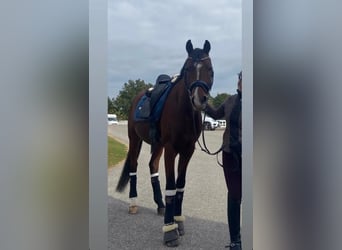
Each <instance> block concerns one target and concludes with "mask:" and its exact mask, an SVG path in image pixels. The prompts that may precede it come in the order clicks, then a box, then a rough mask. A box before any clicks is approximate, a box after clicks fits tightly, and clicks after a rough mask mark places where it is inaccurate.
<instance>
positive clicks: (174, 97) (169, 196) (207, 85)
mask: <svg viewBox="0 0 342 250" xmlns="http://www.w3.org/2000/svg"><path fill="white" fill-rule="evenodd" d="M210 48H211V46H210V43H209V41H208V40H205V43H204V45H203V49H199V48H195V49H194V48H193V45H192V43H191V40H188V41H187V43H186V51H187V53H188V57H187V58H186V60H185V63H184V65H183V67H182V69H181V71H180V74H179V76H178V77H177V78H176V79H175V80H174V81H173V87H172V89H171V91H170V93H169V95H168V97H167V99H166V102H165V104H164V108H163V110H162V114H161V117H160V120H159V123H158V124H157V127H158V130H159V133H160V138H159V140H158V141H157V142H156V144H155V145H154V146H153V147H152V152H151V159H150V162H149V167H150V174H151V184H152V188H153V196H154V201H155V203H156V204H157V205H158V209H157V211H158V213H159V214H164V226H163V232H164V239H163V242H164V244H165V245H167V246H170V247H174V246H178V245H179V235H183V234H184V219H185V217H184V216H183V215H182V202H183V194H184V187H185V178H186V170H187V166H188V163H189V161H190V159H191V157H192V155H193V152H194V150H195V143H196V141H197V139H198V137H199V135H200V133H201V128H202V116H201V111H203V110H204V109H205V108H206V105H207V101H208V96H209V91H210V89H211V87H212V85H213V78H214V71H213V67H212V64H211V59H210V57H209V51H210ZM144 93H145V92H144V91H142V92H140V93H139V94H138V95H137V96H136V97H135V98H134V99H133V102H132V106H131V109H130V113H129V118H128V137H129V149H128V153H127V158H126V162H125V164H124V167H123V170H122V172H121V176H120V179H119V182H118V184H117V187H116V190H117V191H118V192H122V191H123V190H124V188H125V186H126V185H127V183H128V181H130V191H129V198H130V202H131V203H130V206H129V213H136V212H137V203H136V198H137V189H136V182H137V165H138V162H137V160H138V156H139V153H140V149H141V145H142V142H143V141H144V142H146V143H148V144H151V143H152V142H151V138H150V136H149V129H150V123H149V122H143V121H135V120H134V112H135V109H136V106H137V104H138V102H139V99H140V98H141V97H142V96H143V95H144ZM163 150H164V165H165V175H166V189H165V203H166V206H165V205H164V203H163V199H162V193H161V190H160V184H159V179H158V176H159V174H158V170H159V160H160V158H161V155H162V152H163ZM177 155H179V159H178V169H177V179H176V178H175V158H176V156H177Z"/></svg>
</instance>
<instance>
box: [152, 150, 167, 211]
mask: <svg viewBox="0 0 342 250" xmlns="http://www.w3.org/2000/svg"><path fill="white" fill-rule="evenodd" d="M162 153H163V147H161V146H158V147H156V148H155V150H154V152H153V153H152V156H151V160H150V163H149V166H150V173H151V184H152V188H153V199H154V202H155V203H156V204H157V205H158V208H157V212H158V214H159V215H164V213H165V205H164V202H163V197H162V193H161V190H160V182H159V173H158V170H159V160H160V157H161V155H162Z"/></svg>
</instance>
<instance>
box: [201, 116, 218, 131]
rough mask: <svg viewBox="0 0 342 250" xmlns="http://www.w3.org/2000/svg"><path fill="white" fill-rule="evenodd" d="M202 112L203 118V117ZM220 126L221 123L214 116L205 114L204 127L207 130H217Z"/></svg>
mask: <svg viewBox="0 0 342 250" xmlns="http://www.w3.org/2000/svg"><path fill="white" fill-rule="evenodd" d="M203 116H204V115H203V114H202V118H203ZM218 126H219V123H218V122H217V121H215V120H214V119H213V118H211V117H210V116H205V118H204V121H203V129H205V130H215V129H216V128H217V127H218Z"/></svg>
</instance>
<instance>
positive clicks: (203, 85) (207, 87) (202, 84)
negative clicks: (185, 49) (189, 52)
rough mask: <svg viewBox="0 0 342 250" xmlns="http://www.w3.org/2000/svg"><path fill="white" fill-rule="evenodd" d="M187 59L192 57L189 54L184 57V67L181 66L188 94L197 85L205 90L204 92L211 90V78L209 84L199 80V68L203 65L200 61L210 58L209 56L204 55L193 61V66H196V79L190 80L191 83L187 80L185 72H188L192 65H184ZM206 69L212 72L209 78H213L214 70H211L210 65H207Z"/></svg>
mask: <svg viewBox="0 0 342 250" xmlns="http://www.w3.org/2000/svg"><path fill="white" fill-rule="evenodd" d="M188 60H193V58H192V57H191V56H189V57H188V58H187V59H186V61H185V63H184V67H183V77H184V83H185V86H186V88H187V90H188V92H189V95H190V96H191V93H192V91H193V90H194V89H195V88H197V87H200V88H202V89H203V90H204V91H205V93H207V94H209V91H210V90H211V85H212V84H213V80H211V83H210V84H208V83H207V82H205V81H202V80H200V70H201V67H203V66H205V65H204V64H203V63H202V62H204V61H205V60H210V57H209V56H206V57H203V58H201V59H199V60H196V61H195V62H194V64H195V68H196V69H195V70H196V80H195V81H193V82H191V83H189V82H188V78H187V73H188V72H189V68H190V67H192V66H190V67H185V65H186V64H187V62H188ZM207 69H208V70H209V71H211V72H212V76H211V78H213V76H214V71H213V69H212V67H207Z"/></svg>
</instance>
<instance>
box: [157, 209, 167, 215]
mask: <svg viewBox="0 0 342 250" xmlns="http://www.w3.org/2000/svg"><path fill="white" fill-rule="evenodd" d="M157 213H158V215H162V216H164V214H165V207H158V208H157Z"/></svg>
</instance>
